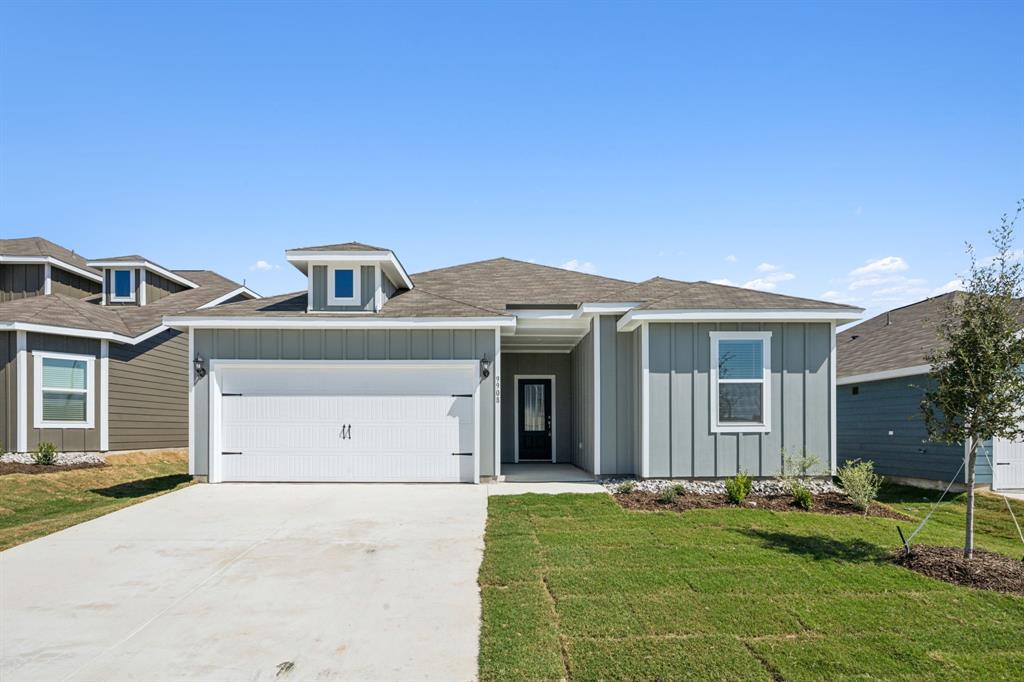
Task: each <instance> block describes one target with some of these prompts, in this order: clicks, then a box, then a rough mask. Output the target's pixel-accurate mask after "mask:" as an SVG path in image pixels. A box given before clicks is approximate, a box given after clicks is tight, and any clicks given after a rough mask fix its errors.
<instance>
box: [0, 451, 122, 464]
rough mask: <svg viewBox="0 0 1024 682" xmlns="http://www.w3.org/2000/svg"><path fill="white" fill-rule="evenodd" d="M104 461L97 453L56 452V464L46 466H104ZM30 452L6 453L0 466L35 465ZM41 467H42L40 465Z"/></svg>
mask: <svg viewBox="0 0 1024 682" xmlns="http://www.w3.org/2000/svg"><path fill="white" fill-rule="evenodd" d="M105 462H106V459H104V457H103V455H101V454H99V453H97V452H58V453H57V459H56V462H55V463H54V464H52V465H47V466H73V465H78V464H104V463H105ZM35 463H36V461H35V460H34V459H33V458H32V453H31V452H8V453H6V454H4V455H0V464H35ZM40 466H42V465H40Z"/></svg>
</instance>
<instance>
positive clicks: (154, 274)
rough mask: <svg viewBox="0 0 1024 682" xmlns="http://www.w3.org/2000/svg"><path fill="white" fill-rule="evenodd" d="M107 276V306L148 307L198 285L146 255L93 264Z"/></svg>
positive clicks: (104, 301)
mask: <svg viewBox="0 0 1024 682" xmlns="http://www.w3.org/2000/svg"><path fill="white" fill-rule="evenodd" d="M89 267H92V268H95V269H97V270H100V271H101V272H102V273H103V292H102V293H103V298H102V301H101V303H102V304H103V305H128V306H144V305H148V304H150V303H155V302H156V301H159V300H160V299H161V298H163V297H164V296H169V295H171V294H176V293H178V292H180V291H185V290H187V289H196V288H198V287H199V285H198V284H196V283H195V282H193V281H192V280H190V279H188V278H186V277H182V276H181V275H179V274H177V273H176V272H174V271H173V270H168V269H167V268H165V267H162V266H160V265H157V264H156V263H154V262H153V261H151V260H149V259H148V258H144V257H142V256H116V257H114V258H100V259H97V260H91V261H89Z"/></svg>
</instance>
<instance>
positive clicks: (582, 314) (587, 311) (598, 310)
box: [509, 303, 640, 320]
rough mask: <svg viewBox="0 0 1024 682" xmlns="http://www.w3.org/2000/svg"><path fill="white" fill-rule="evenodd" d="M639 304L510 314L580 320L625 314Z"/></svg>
mask: <svg viewBox="0 0 1024 682" xmlns="http://www.w3.org/2000/svg"><path fill="white" fill-rule="evenodd" d="M638 305H640V304H639V303H583V304H581V305H580V306H579V307H577V308H554V309H552V308H520V309H517V310H510V311H509V312H510V313H512V314H513V315H515V316H516V317H521V318H523V319H524V320H579V319H583V318H588V319H589V316H591V315H613V314H616V313H625V312H628V311H630V310H632V309H633V308H635V307H637V306H638Z"/></svg>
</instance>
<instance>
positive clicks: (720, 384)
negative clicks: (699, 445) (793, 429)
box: [711, 332, 772, 433]
mask: <svg viewBox="0 0 1024 682" xmlns="http://www.w3.org/2000/svg"><path fill="white" fill-rule="evenodd" d="M771 343H772V334H771V332H711V388H712V390H711V430H712V431H715V432H717V433H743V432H746V433H767V432H768V431H770V430H771V357H772V348H771Z"/></svg>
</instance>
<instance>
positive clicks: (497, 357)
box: [494, 327, 501, 479]
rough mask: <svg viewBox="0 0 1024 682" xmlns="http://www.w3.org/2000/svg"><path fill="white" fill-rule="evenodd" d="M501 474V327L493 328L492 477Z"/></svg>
mask: <svg viewBox="0 0 1024 682" xmlns="http://www.w3.org/2000/svg"><path fill="white" fill-rule="evenodd" d="M499 476H501V327H495V328H494V478H495V479H497V478H498V477H499Z"/></svg>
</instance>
